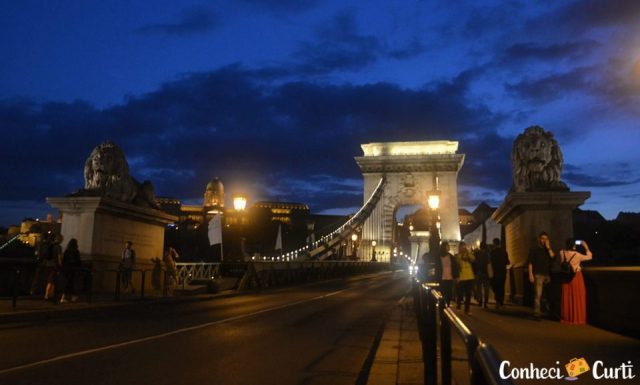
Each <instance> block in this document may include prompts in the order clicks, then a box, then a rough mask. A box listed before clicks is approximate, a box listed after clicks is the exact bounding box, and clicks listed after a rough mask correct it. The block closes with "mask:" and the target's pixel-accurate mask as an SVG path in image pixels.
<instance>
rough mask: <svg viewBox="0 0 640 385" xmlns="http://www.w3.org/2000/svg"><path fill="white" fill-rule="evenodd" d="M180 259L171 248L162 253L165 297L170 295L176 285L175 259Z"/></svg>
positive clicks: (176, 268)
mask: <svg viewBox="0 0 640 385" xmlns="http://www.w3.org/2000/svg"><path fill="white" fill-rule="evenodd" d="M178 258H180V256H179V255H178V252H177V251H176V249H174V248H173V247H169V248H167V249H165V251H164V258H163V261H162V262H164V268H165V269H166V276H165V279H166V285H167V295H169V296H170V295H172V293H173V289H174V288H175V287H176V286H177V285H178V266H177V265H176V259H178Z"/></svg>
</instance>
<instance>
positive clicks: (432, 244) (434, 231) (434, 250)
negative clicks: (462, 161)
mask: <svg viewBox="0 0 640 385" xmlns="http://www.w3.org/2000/svg"><path fill="white" fill-rule="evenodd" d="M427 204H428V205H429V208H430V209H431V213H430V214H431V215H430V217H431V221H430V222H431V229H430V234H429V235H430V236H429V255H430V259H431V264H433V263H434V262H433V261H435V260H436V259H437V258H438V257H439V253H440V250H439V249H440V221H439V213H438V209H439V208H440V189H439V188H438V177H437V176H436V175H435V174H434V175H433V189H432V190H431V191H429V193H428V197H427ZM425 267H426V268H427V271H425V272H424V273H423V274H424V276H423V279H424V278H426V277H427V276H428V275H429V274H430V273H429V272H430V271H431V268H430V267H428V266H425ZM435 278H436V279H438V277H435Z"/></svg>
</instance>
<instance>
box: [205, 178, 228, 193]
mask: <svg viewBox="0 0 640 385" xmlns="http://www.w3.org/2000/svg"><path fill="white" fill-rule="evenodd" d="M205 191H219V192H223V191H224V185H223V184H222V182H220V179H218V178H213V179H211V180H210V181H209V183H207V188H206V189H205Z"/></svg>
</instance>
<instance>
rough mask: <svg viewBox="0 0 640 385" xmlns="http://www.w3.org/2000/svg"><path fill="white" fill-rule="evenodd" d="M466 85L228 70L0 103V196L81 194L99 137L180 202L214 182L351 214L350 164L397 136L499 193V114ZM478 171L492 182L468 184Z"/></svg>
mask: <svg viewBox="0 0 640 385" xmlns="http://www.w3.org/2000/svg"><path fill="white" fill-rule="evenodd" d="M469 81H470V75H469V73H463V74H461V75H460V76H458V77H456V78H455V79H453V80H452V81H450V82H442V83H435V84H432V85H430V86H429V87H426V88H424V89H421V90H410V89H403V88H400V87H398V86H396V85H392V84H387V83H378V84H369V85H362V86H356V85H350V84H342V85H323V84H316V83H310V82H284V83H282V84H277V85H271V84H264V83H263V82H261V81H258V80H256V79H255V71H254V70H246V69H243V68H242V67H240V66H230V67H225V68H221V69H219V70H216V71H213V72H210V73H203V74H195V75H191V76H188V77H185V78H183V79H180V80H177V81H174V82H170V83H166V84H164V85H163V86H162V87H160V88H159V89H158V90H157V91H155V92H151V93H148V94H146V95H142V96H140V97H133V98H130V99H129V100H127V101H126V102H125V103H123V104H121V105H118V106H114V107H110V108H107V109H97V108H95V107H92V106H91V105H88V104H86V103H82V102H76V103H47V104H44V105H37V104H34V103H30V102H27V101H4V102H2V103H0V130H2V132H12V133H13V135H11V136H9V137H8V139H7V140H4V141H2V142H1V143H0V151H1V152H2V153H3V157H4V159H6V161H7V162H8V163H9V164H13V165H19V166H17V167H4V168H3V169H2V172H0V184H2V185H3V187H4V188H3V189H2V192H0V200H13V199H29V200H38V199H42V198H44V197H45V196H54V195H63V194H66V193H69V192H71V191H73V190H75V189H76V188H79V187H81V186H82V183H83V181H82V165H83V163H84V160H85V159H86V157H87V156H88V154H89V153H90V151H91V150H92V149H93V147H94V146H95V145H97V144H98V143H100V142H101V141H103V140H106V139H111V140H113V141H115V142H116V143H118V144H120V145H121V146H122V147H123V149H124V151H125V153H126V154H127V157H128V160H129V162H130V165H131V170H132V173H133V175H134V176H135V177H137V178H138V179H146V178H150V179H151V180H152V181H153V182H154V184H155V186H156V191H157V193H158V194H160V195H169V196H177V197H180V198H193V197H199V196H201V194H202V189H203V186H204V185H205V184H206V182H207V181H208V180H209V179H210V178H212V177H213V176H219V177H221V178H222V179H223V180H224V181H225V183H228V184H229V185H249V186H251V190H252V192H253V193H254V194H256V195H260V197H261V198H263V199H265V198H269V197H270V196H271V197H272V196H277V197H280V198H281V199H290V200H296V201H303V202H309V203H311V204H312V207H313V208H314V209H315V210H318V211H319V210H324V209H329V208H339V207H354V206H357V205H359V204H360V203H361V201H362V196H361V187H360V185H358V184H357V183H355V182H354V181H358V180H361V179H360V178H361V174H360V171H359V169H358V167H357V165H356V164H355V162H354V161H353V157H354V156H356V155H359V154H360V151H361V150H360V144H361V143H364V142H370V141H396V140H406V139H407V138H413V139H414V140H437V139H453V140H456V139H459V140H462V141H463V143H465V144H464V146H463V147H462V150H463V151H465V152H467V154H468V158H467V164H466V165H465V168H464V169H463V170H465V169H469V170H470V172H469V173H463V174H462V175H461V180H462V183H467V184H469V185H474V184H482V185H483V186H485V187H486V188H489V189H490V188H494V187H495V188H500V189H504V188H505V181H504V177H502V176H500V175H497V174H498V173H499V172H502V171H501V170H503V168H499V167H498V164H499V159H501V156H502V155H504V154H503V153H505V152H506V153H507V154H508V151H507V150H506V147H507V146H506V144H505V143H506V139H502V138H499V137H497V136H496V135H495V127H497V126H498V125H499V124H500V123H501V122H502V119H503V117H502V116H500V115H496V114H493V113H492V112H491V111H490V110H489V109H488V108H487V107H485V106H482V105H473V106H471V105H468V104H467V101H466V92H467V90H468V82H469ZM498 154H500V156H498ZM478 159H484V161H479V160H478ZM486 167H489V168H491V169H492V170H493V172H494V173H495V174H496V175H493V176H492V177H490V178H486V179H485V178H478V176H477V174H479V173H480V171H481V170H483V169H485V168H486ZM485 170H486V169H485ZM283 186H291V187H283ZM507 187H508V186H507ZM255 198H258V196H256V197H255Z"/></svg>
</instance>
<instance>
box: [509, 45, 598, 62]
mask: <svg viewBox="0 0 640 385" xmlns="http://www.w3.org/2000/svg"><path fill="white" fill-rule="evenodd" d="M599 46H600V43H598V42H596V41H594V40H582V41H570V42H564V43H552V44H539V43H534V42H525V43H516V44H512V45H510V46H509V47H507V48H506V49H505V51H504V58H503V59H502V62H503V63H510V62H512V61H514V60H516V61H523V60H532V59H533V60H562V59H568V58H576V57H581V56H584V55H586V54H589V53H590V52H591V51H592V50H593V49H595V48H597V47H599Z"/></svg>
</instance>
